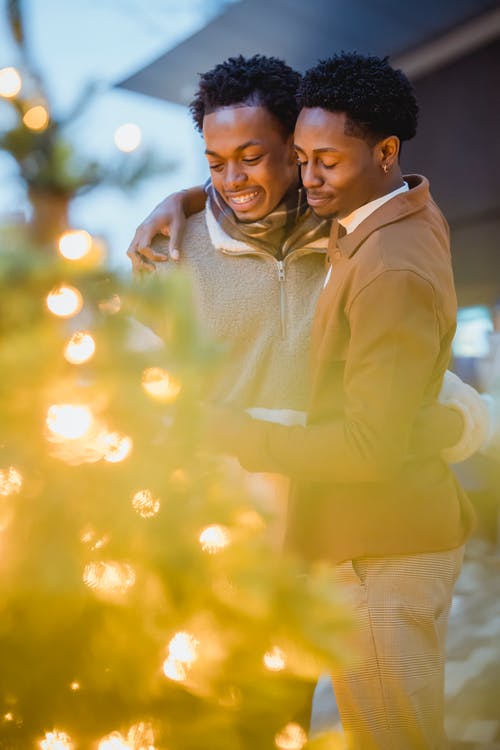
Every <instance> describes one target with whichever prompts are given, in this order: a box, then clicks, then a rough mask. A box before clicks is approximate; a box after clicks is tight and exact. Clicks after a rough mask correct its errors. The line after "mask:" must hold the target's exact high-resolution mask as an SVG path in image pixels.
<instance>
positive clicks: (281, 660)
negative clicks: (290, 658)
mask: <svg viewBox="0 0 500 750" xmlns="http://www.w3.org/2000/svg"><path fill="white" fill-rule="evenodd" d="M263 662H264V665H265V666H266V667H267V669H269V671H270V672H281V671H282V670H283V669H284V668H285V667H286V656H285V652H284V651H283V650H282V649H281V648H278V646H273V648H272V649H270V650H269V651H266V653H265V654H264V657H263Z"/></svg>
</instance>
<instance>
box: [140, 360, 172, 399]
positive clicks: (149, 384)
mask: <svg viewBox="0 0 500 750" xmlns="http://www.w3.org/2000/svg"><path fill="white" fill-rule="evenodd" d="M142 387H143V388H144V390H145V391H146V393H148V394H149V395H150V396H151V397H152V398H154V399H156V400H157V401H161V402H162V403H164V404H170V403H172V401H175V399H176V398H177V396H178V395H179V393H180V390H181V385H180V383H179V382H178V381H177V380H176V379H175V378H173V377H172V376H171V375H169V373H168V372H167V371H166V370H163V369H162V368H161V367H148V368H147V369H146V370H144V372H143V373H142Z"/></svg>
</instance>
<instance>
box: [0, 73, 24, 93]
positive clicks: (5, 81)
mask: <svg viewBox="0 0 500 750" xmlns="http://www.w3.org/2000/svg"><path fill="white" fill-rule="evenodd" d="M22 85H23V82H22V78H21V76H20V74H19V71H17V70H16V68H2V69H1V70H0V96H3V97H5V99H13V98H14V97H15V96H17V94H19V92H20V91H21V86H22Z"/></svg>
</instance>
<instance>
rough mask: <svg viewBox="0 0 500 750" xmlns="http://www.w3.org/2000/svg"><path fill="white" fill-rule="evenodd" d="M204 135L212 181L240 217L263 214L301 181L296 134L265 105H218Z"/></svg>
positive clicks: (205, 122) (254, 218)
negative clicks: (289, 132)
mask: <svg viewBox="0 0 500 750" xmlns="http://www.w3.org/2000/svg"><path fill="white" fill-rule="evenodd" d="M203 138H204V140H205V154H206V156H207V160H208V164H209V167H210V173H211V179H212V184H213V186H214V188H215V189H216V190H217V192H218V193H219V194H220V195H221V197H222V198H223V200H224V201H225V202H226V203H227V204H228V206H230V208H231V209H232V210H233V211H234V213H235V215H236V216H237V218H238V219H239V220H240V221H248V222H250V221H257V220H259V219H262V218H264V217H265V216H267V214H269V213H270V212H271V211H272V210H273V209H274V208H276V206H277V205H278V204H279V203H280V202H281V200H282V198H283V196H284V195H285V193H286V192H287V191H288V190H289V189H290V188H291V187H292V186H294V185H296V184H297V183H298V173H297V165H296V157H295V153H294V150H293V147H292V136H289V137H287V136H286V135H285V133H284V132H283V128H282V126H281V124H280V123H279V121H278V120H277V119H276V118H275V117H274V115H272V114H271V113H270V112H269V111H268V110H267V109H266V108H265V107H262V106H246V105H234V106H229V107H221V108H220V109H216V110H215V112H212V113H210V114H208V115H205V117H204V118H203Z"/></svg>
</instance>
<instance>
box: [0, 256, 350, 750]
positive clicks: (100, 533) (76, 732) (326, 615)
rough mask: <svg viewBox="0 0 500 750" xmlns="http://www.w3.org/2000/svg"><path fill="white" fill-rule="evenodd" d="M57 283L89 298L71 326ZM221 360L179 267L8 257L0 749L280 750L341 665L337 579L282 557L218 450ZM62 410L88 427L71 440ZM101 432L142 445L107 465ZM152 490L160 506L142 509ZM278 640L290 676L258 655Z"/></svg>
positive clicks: (2, 276)
mask: <svg viewBox="0 0 500 750" xmlns="http://www.w3.org/2000/svg"><path fill="white" fill-rule="evenodd" d="M62 283H64V284H67V285H71V286H72V287H74V288H77V289H78V290H79V291H80V292H81V294H82V298H83V301H84V304H83V309H82V311H81V312H80V313H79V314H78V315H76V316H74V317H69V318H66V319H63V318H60V317H57V316H55V315H53V314H51V313H50V312H49V311H48V309H47V307H46V304H45V300H46V298H47V295H48V294H49V292H50V291H51V290H53V289H54V288H57V287H58V286H60V285H61V284H62ZM118 300H120V303H119V304H118ZM132 318H134V319H139V320H145V321H146V320H152V319H155V320H156V321H160V328H161V331H162V336H163V339H164V343H163V345H162V346H161V347H156V348H155V347H149V348H148V347H137V346H136V343H134V341H135V342H136V341H137V336H135V339H134V337H133V336H132V333H131V325H132V324H131V319H132ZM76 330H85V331H88V332H90V333H91V334H92V336H93V338H94V340H95V342H96V350H95V354H94V356H93V357H92V358H91V359H90V360H89V361H88V362H87V363H84V364H79V365H76V364H70V363H69V362H68V361H67V360H66V359H65V358H64V356H63V352H64V347H65V344H66V342H67V340H68V338H69V337H70V336H71V335H72V334H73V333H74V332H75V331H76ZM219 359H220V358H219V355H218V352H217V349H216V348H215V347H213V346H212V345H211V343H210V342H208V341H206V340H205V339H204V338H203V337H202V335H201V334H200V331H199V328H198V325H197V322H196V319H195V316H194V311H193V305H192V303H191V294H190V288H189V284H188V282H187V279H186V278H185V276H184V275H183V274H182V272H181V271H177V272H173V273H172V274H170V275H167V276H166V277H162V278H161V279H158V278H150V279H148V280H147V281H146V282H145V283H142V284H138V283H135V284H134V283H133V282H130V281H129V280H128V279H124V278H121V277H119V276H117V275H113V274H110V273H109V272H108V271H106V270H104V269H100V268H97V269H95V268H94V269H86V270H85V269H82V268H81V267H80V266H79V264H78V263H74V262H73V263H72V262H70V261H65V260H62V259H57V258H54V257H50V256H49V255H48V254H46V253H40V252H39V251H38V249H37V248H28V247H26V246H25V245H24V244H23V243H22V242H21V241H20V242H19V243H18V245H17V247H13V246H12V245H9V247H4V248H3V249H0V372H1V373H2V377H1V380H0V424H1V425H2V428H1V439H0V445H1V448H0V471H1V472H3V473H2V474H0V493H3V494H0V529H1V531H0V550H1V552H0V585H1V596H0V601H1V605H0V606H1V616H0V663H1V664H2V669H1V670H0V716H4V717H7V719H4V720H3V721H0V747H2V748H16V749H17V748H18V749H19V750H20V749H21V748H23V750H26V748H28V747H34V746H35V742H36V741H37V740H38V741H40V740H41V739H42V738H43V737H44V735H45V733H46V732H51V731H54V730H58V731H61V732H62V731H64V732H66V733H67V734H68V736H69V737H71V738H72V741H73V744H72V745H68V747H75V748H78V750H95V748H96V747H97V744H98V740H99V739H100V738H102V737H104V736H106V735H108V734H110V733H111V732H113V731H115V732H120V733H121V736H122V738H123V740H122V744H121V745H120V744H115V745H114V746H113V747H116V748H120V747H122V748H130V749H131V750H141V748H143V750H145V749H149V748H153V747H154V748H155V749H157V750H170V749H171V748H175V750H199V748H201V747H207V748H210V749H211V750H250V749H252V750H254V748H273V747H276V745H275V736H276V733H277V732H279V731H280V730H281V729H282V728H283V727H284V726H285V725H286V724H287V723H288V722H290V721H291V720H292V718H293V715H294V713H295V712H296V711H297V710H298V709H299V708H300V707H301V704H302V702H303V701H304V695H305V694H306V693H308V692H309V691H310V689H311V686H312V685H313V683H314V682H315V680H316V678H317V676H318V675H319V674H320V673H321V672H323V671H324V670H325V669H329V668H332V667H334V666H335V665H336V664H338V662H339V661H340V660H341V654H342V647H343V633H344V631H345V630H346V629H347V627H348V618H347V616H346V614H345V611H344V608H343V606H342V605H341V604H340V603H339V602H338V601H337V600H336V598H335V593H334V592H332V590H331V585H330V583H329V581H328V578H327V576H326V575H325V574H324V573H323V572H322V571H320V570H318V571H316V572H313V573H311V575H310V576H308V577H304V576H302V575H300V573H301V570H300V568H299V566H298V564H297V563H296V562H294V561H293V560H290V559H287V558H285V557H283V556H282V555H281V554H280V553H279V552H278V551H276V549H275V548H274V545H273V544H272V541H271V540H270V536H269V533H268V531H267V528H266V526H267V522H268V521H269V520H270V514H269V510H268V509H266V508H265V507H261V504H259V503H258V502H257V501H256V500H255V499H254V498H252V497H250V496H248V494H247V493H246V492H245V491H244V490H243V485H242V483H241V481H240V477H239V474H238V472H236V471H235V469H234V466H233V465H232V464H229V463H228V462H227V461H226V460H223V459H221V458H218V457H215V456H213V455H211V453H210V450H209V446H207V445H206V444H205V440H204V436H203V424H202V420H201V415H200V412H199V409H198V400H199V398H200V396H201V395H202V394H203V387H204V380H205V378H206V377H207V376H208V375H209V374H212V373H213V369H214V368H216V367H218V366H221V363H220V361H219ZM153 367H155V368H162V369H163V370H165V371H167V372H168V373H169V374H170V375H171V376H172V377H173V378H175V380H176V381H178V383H180V384H181V390H180V392H179V393H178V396H177V397H176V398H175V399H173V400H172V402H171V403H164V402H162V401H158V400H157V399H155V398H152V397H151V395H149V394H148V393H147V392H146V391H145V389H144V387H143V384H142V381H143V373H144V371H145V370H147V369H148V368H153ZM54 404H79V405H81V406H83V405H85V406H88V407H89V408H90V409H91V412H92V415H93V419H94V422H93V424H92V425H91V427H90V428H89V430H88V431H87V432H86V433H85V434H84V435H83V436H82V437H80V438H71V439H64V438H60V437H59V438H58V437H57V435H55V434H54V433H53V432H51V431H50V429H49V427H48V425H47V415H48V413H49V409H50V406H51V405H54ZM99 431H101V432H102V431H104V432H106V431H108V432H116V433H118V434H119V435H121V436H128V437H130V438H131V439H132V441H133V447H132V450H131V452H130V454H129V455H128V457H127V458H125V459H124V460H123V461H116V462H113V461H109V460H106V457H105V456H103V453H102V450H101V452H99V446H98V442H99V441H98V440H97V443H96V434H98V433H99ZM96 444H97V447H96ZM11 467H12V468H13V469H15V470H16V471H17V472H19V474H20V475H22V485H21V487H19V485H18V484H16V482H15V481H14V479H15V477H14V475H12V473H10V474H9V471H12V469H11ZM9 477H10V479H11V482H10V485H9V481H8V480H9ZM13 477H14V479H13ZM2 480H3V481H2ZM9 488H10V489H9ZM140 490H148V491H150V493H151V497H152V498H153V500H154V499H157V500H159V509H157V508H155V507H152V506H151V504H150V505H148V504H147V502H146V505H145V506H144V505H143V506H140V505H138V504H137V502H136V504H135V507H134V505H133V504H132V500H133V497H134V495H135V494H136V493H137V492H138V491H140ZM148 508H149V511H148ZM141 510H142V513H143V515H141V513H140V512H138V511H141ZM155 510H156V512H155ZM144 516H146V517H144ZM213 525H217V526H218V527H220V528H219V532H221V529H222V533H223V537H222V538H223V539H224V540H226V541H230V543H229V544H227V546H225V547H223V548H220V549H219V550H218V551H216V552H212V553H211V552H210V551H209V550H208V549H207V548H205V549H204V548H203V545H202V544H201V543H200V533H201V532H202V531H203V530H204V529H206V528H207V527H211V526H213ZM224 535H226V536H224ZM104 571H107V575H108V578H107V579H106V580H107V583H106V580H104V579H103V578H102V574H103V572H104ZM113 576H114V577H113ZM84 579H85V580H84ZM179 632H181V633H182V632H185V633H188V634H191V635H192V637H193V638H194V639H195V641H194V644H195V647H196V648H195V650H196V659H195V660H194V661H193V662H192V663H189V658H188V660H187V661H186V662H184V663H182V662H181V663H180V665H179V663H177V664H176V663H175V662H172V660H171V662H172V664H173V666H174V668H176V669H180V672H181V676H182V677H183V679H181V680H178V681H175V680H172V679H169V678H168V677H167V676H166V675H165V674H164V673H163V670H162V665H163V663H164V661H165V660H166V659H167V657H168V655H169V643H170V642H171V639H172V638H173V637H174V635H175V634H176V633H179ZM273 647H279V649H281V650H282V652H283V654H284V658H285V660H286V663H285V668H284V669H282V670H280V671H271V670H269V669H267V668H266V667H265V665H264V663H263V657H264V654H265V653H266V652H269V651H270V650H272V649H273ZM182 670H184V671H185V673H184V674H182ZM75 683H78V689H72V685H73V688H75V687H76V685H75ZM133 726H135V729H134V730H133V732H132V734H130V735H129V732H130V731H131V727H133ZM151 732H153V733H154V738H155V739H154V741H153V740H152V739H151V737H149V739H148V733H151ZM134 734H135V739H134V737H133V736H132V735H134ZM127 736H128V737H129V738H128V740H127V743H128V744H125V739H124V738H126V737H127ZM141 737H142V739H141ZM146 740H147V742H146ZM115 741H116V743H118V738H117V736H115ZM153 743H154V744H153ZM36 746H38V745H36ZM315 746H316V745H314V747H315ZM47 747H52V745H47ZM54 747H57V748H58V750H62V749H63V748H66V745H54ZM110 747H111V746H110ZM297 747H299V745H297ZM318 747H319V745H318ZM321 747H323V745H321Z"/></svg>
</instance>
